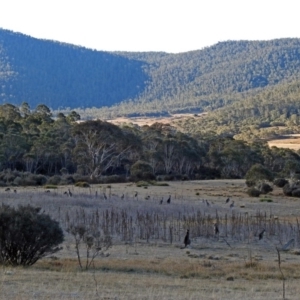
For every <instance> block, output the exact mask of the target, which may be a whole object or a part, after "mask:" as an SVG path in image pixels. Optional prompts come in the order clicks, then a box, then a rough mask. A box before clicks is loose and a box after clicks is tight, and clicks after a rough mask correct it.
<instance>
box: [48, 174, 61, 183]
mask: <svg viewBox="0 0 300 300" xmlns="http://www.w3.org/2000/svg"><path fill="white" fill-rule="evenodd" d="M60 181H61V177H60V176H59V175H54V176H51V177H50V178H49V179H48V180H47V184H54V185H58V184H59V183H60Z"/></svg>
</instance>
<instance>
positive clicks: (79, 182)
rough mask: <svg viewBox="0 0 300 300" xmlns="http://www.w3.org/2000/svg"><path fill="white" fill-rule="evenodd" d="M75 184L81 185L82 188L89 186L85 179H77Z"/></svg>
mask: <svg viewBox="0 0 300 300" xmlns="http://www.w3.org/2000/svg"><path fill="white" fill-rule="evenodd" d="M75 186H77V187H82V188H88V187H90V184H89V183H88V182H86V181H78V182H76V183H75Z"/></svg>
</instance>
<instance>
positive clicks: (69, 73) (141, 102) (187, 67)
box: [0, 29, 300, 122]
mask: <svg viewBox="0 0 300 300" xmlns="http://www.w3.org/2000/svg"><path fill="white" fill-rule="evenodd" d="M298 80H300V39H295V38H293V39H292V38H291V39H277V40H271V41H227V42H220V43H218V44H216V45H214V46H211V47H207V48H204V49H201V50H197V51H190V52H186V53H178V54H169V53H163V52H139V53H134V52H103V51H95V50H90V49H86V48H83V47H78V46H74V45H69V44H62V43H58V42H54V41H46V40H39V39H35V38H31V37H29V36H25V35H23V34H20V33H14V32H11V31H7V30H2V29H0V89H1V90H0V101H1V103H2V104H3V103H12V104H14V105H21V103H22V102H23V101H25V102H27V103H29V105H31V106H32V107H36V106H37V105H39V104H44V105H47V106H48V107H49V108H50V109H52V110H55V111H57V110H60V111H62V112H64V113H69V112H70V111H72V110H73V109H75V110H76V111H77V112H78V113H80V115H81V116H82V118H86V119H88V118H93V117H101V118H102V119H103V118H110V117H114V116H117V115H128V116H134V115H159V114H169V113H172V112H195V113H199V112H203V111H213V110H216V109H219V108H222V107H225V108H226V107H228V106H229V105H234V110H235V112H236V113H237V112H238V111H239V113H238V114H239V115H242V114H246V115H256V116H257V115H258V114H260V113H262V114H263V115H264V112H261V111H259V110H251V108H250V106H251V105H250V104H249V103H250V102H251V101H252V100H251V99H255V97H256V95H260V96H258V97H263V96H264V95H267V96H268V97H267V98H264V104H267V106H272V105H273V101H274V99H273V97H272V95H269V94H268V92H270V93H272V89H273V88H276V87H277V86H281V88H282V86H283V85H289V84H292V83H293V82H298ZM283 88H284V87H283ZM273 94H274V93H273ZM244 100H246V103H244ZM276 101H277V100H276ZM242 103H243V104H242ZM277 105H278V101H277V104H275V106H277ZM280 105H281V107H282V110H285V107H284V105H283V104H280ZM287 105H288V106H289V107H288V108H287V109H288V110H291V109H292V106H291V105H294V103H292V102H290V103H288V104H287ZM244 109H245V110H246V111H245V112H242V111H243V110H244ZM274 110H275V109H274ZM282 115H283V114H282ZM273 119H274V118H273ZM267 122H268V121H267ZM271 122H272V120H271Z"/></svg>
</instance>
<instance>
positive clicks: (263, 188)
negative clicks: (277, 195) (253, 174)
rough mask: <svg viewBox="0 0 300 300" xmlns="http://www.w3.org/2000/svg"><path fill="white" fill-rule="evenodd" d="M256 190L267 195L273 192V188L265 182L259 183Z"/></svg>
mask: <svg viewBox="0 0 300 300" xmlns="http://www.w3.org/2000/svg"><path fill="white" fill-rule="evenodd" d="M258 189H259V191H260V193H261V194H268V193H270V192H272V191H273V188H272V187H271V186H270V185H269V184H267V183H265V182H262V183H260V184H259V185H258Z"/></svg>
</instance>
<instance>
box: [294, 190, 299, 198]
mask: <svg viewBox="0 0 300 300" xmlns="http://www.w3.org/2000/svg"><path fill="white" fill-rule="evenodd" d="M292 196H293V197H297V198H300V189H295V190H293V191H292Z"/></svg>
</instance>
